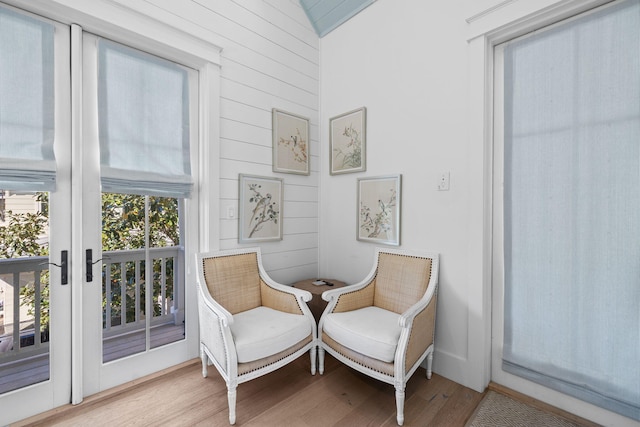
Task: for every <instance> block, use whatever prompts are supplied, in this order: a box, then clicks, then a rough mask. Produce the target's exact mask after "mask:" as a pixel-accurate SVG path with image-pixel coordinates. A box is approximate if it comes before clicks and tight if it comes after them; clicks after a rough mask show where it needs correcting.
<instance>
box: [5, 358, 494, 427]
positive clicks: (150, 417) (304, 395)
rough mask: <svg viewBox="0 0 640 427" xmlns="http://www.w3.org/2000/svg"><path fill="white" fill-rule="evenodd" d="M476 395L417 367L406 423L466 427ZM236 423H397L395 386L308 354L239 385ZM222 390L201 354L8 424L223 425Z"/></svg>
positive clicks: (225, 412) (478, 395)
mask: <svg viewBox="0 0 640 427" xmlns="http://www.w3.org/2000/svg"><path fill="white" fill-rule="evenodd" d="M482 396H483V395H482V394H481V393H477V392H475V391H473V390H471V389H468V388H466V387H463V386H461V385H459V384H456V383H454V382H452V381H449V380H447V379H445V378H443V377H441V376H439V375H436V374H434V375H433V377H432V378H431V379H430V380H427V379H426V378H425V371H424V369H422V368H420V369H418V371H417V372H416V373H415V374H414V375H413V377H412V378H411V379H410V380H409V382H408V384H407V389H406V402H405V424H404V425H405V426H445V427H446V426H452V427H457V426H464V424H465V422H466V421H467V419H468V418H469V417H470V416H471V415H472V414H473V411H474V410H475V408H476V406H477V405H478V403H479V402H480V400H481V399H482ZM236 411H237V421H236V425H237V426H260V427H263V426H307V427H316V426H317V427H326V426H396V425H397V424H396V408H395V390H394V388H393V386H391V385H389V384H385V383H382V382H380V381H377V380H374V379H372V378H369V377H367V376H365V375H362V374H360V373H358V372H356V371H354V370H353V369H350V368H348V367H346V366H345V365H343V364H341V363H339V362H337V361H336V360H335V359H333V358H332V357H330V356H327V359H326V362H325V373H324V375H322V376H321V375H319V374H316V375H315V376H312V375H311V373H310V361H309V357H308V356H303V357H301V358H299V359H297V360H296V361H294V362H293V363H291V364H289V365H287V366H285V367H283V368H281V369H279V370H277V371H275V372H272V373H270V374H268V375H265V376H263V377H260V378H257V379H255V380H253V381H249V382H247V383H244V384H240V385H239V386H238V397H237V409H236ZM228 416H229V413H228V409H227V389H226V386H225V383H224V380H223V379H222V378H221V377H220V375H219V374H218V372H217V371H216V369H215V368H214V367H213V366H211V367H209V377H208V378H206V379H205V378H202V374H201V365H200V361H199V360H193V361H190V362H187V363H185V364H183V365H180V366H179V367H177V368H175V369H172V370H169V371H168V372H164V373H162V374H157V375H155V376H153V377H152V378H150V379H147V380H146V381H143V382H138V383H136V384H133V385H131V384H129V385H128V386H122V387H119V388H116V389H114V390H110V391H107V392H104V393H101V394H98V395H96V396H92V397H89V398H87V399H85V401H84V402H83V403H82V404H80V405H77V406H71V405H68V406H65V407H62V408H58V409H55V410H53V411H50V412H48V413H45V414H41V415H39V416H36V417H32V418H30V419H28V420H24V421H23V422H20V423H16V424H14V426H86V425H88V426H91V427H98V426H107V425H108V426H130V425H136V426H169V425H170V426H228V425H229V419H228Z"/></svg>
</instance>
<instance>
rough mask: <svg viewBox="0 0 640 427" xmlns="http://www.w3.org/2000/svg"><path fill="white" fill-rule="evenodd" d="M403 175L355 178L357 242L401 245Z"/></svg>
mask: <svg viewBox="0 0 640 427" xmlns="http://www.w3.org/2000/svg"><path fill="white" fill-rule="evenodd" d="M401 187H402V175H390V176H380V177H375V178H360V179H358V221H357V224H358V230H357V239H358V240H363V241H369V242H375V243H383V244H387V245H396V246H398V245H400V194H401Z"/></svg>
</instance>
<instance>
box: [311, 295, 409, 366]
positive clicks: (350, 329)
mask: <svg viewBox="0 0 640 427" xmlns="http://www.w3.org/2000/svg"><path fill="white" fill-rule="evenodd" d="M399 318H400V315H399V314H397V313H394V312H392V311H388V310H385V309H382V308H379V307H375V306H371V307H364V308H360V309H358V310H353V311H347V312H343V313H331V314H327V315H325V317H324V326H323V333H326V334H327V335H329V336H330V337H331V338H333V339H334V340H335V341H337V342H338V343H340V344H342V345H344V346H345V347H348V348H350V349H351V350H354V351H356V352H358V353H360V354H364V355H365V356H369V357H372V358H374V359H378V360H381V361H383V362H387V363H391V362H393V361H394V357H395V353H396V347H397V346H398V340H399V339H400V331H401V328H400V326H399V323H398V322H399Z"/></svg>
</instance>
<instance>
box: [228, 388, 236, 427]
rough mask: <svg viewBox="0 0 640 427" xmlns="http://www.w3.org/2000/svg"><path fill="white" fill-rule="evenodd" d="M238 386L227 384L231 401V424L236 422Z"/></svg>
mask: <svg viewBox="0 0 640 427" xmlns="http://www.w3.org/2000/svg"><path fill="white" fill-rule="evenodd" d="M236 387H237V386H227V400H228V401H229V424H232V425H233V424H235V423H236Z"/></svg>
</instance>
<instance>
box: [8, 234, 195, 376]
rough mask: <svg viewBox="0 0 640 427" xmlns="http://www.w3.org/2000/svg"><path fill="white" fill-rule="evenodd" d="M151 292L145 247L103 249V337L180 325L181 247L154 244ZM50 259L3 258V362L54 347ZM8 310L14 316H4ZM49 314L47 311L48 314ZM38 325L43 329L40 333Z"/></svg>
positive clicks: (151, 254)
mask: <svg viewBox="0 0 640 427" xmlns="http://www.w3.org/2000/svg"><path fill="white" fill-rule="evenodd" d="M149 252H150V259H151V264H152V268H151V270H152V294H151V298H150V301H149V302H147V301H146V298H145V292H146V289H145V280H146V277H145V276H146V272H145V251H144V249H140V250H129V251H108V252H103V254H102V255H103V260H102V290H103V312H102V316H103V338H105V339H107V338H113V337H114V336H118V335H121V334H128V333H132V332H136V331H140V330H144V329H145V327H146V314H145V313H147V312H150V313H152V316H151V319H150V323H151V325H150V326H151V327H156V326H159V325H166V324H175V325H181V324H182V322H183V321H184V310H183V308H182V307H184V304H183V302H182V301H183V298H184V279H183V278H184V271H183V268H184V267H183V261H182V260H183V256H182V248H181V247H179V246H171V247H166V248H152V249H150V251H149ZM48 262H49V259H48V257H46V256H38V257H28V258H13V259H0V287H4V290H5V292H4V298H2V299H0V301H2V307H0V308H1V310H0V314H2V317H0V364H3V363H9V362H13V361H15V360H20V359H24V358H28V357H32V356H36V355H41V354H44V353H47V352H48V351H49V342H48V341H49V336H48V324H47V322H46V321H44V325H43V317H42V316H43V315H45V316H46V315H48V302H49V299H48V294H45V295H43V293H44V292H45V290H46V286H47V285H48V283H49V274H48V271H49V265H48ZM25 287H31V288H32V297H33V298H32V299H33V302H30V303H28V304H27V303H25V300H24V297H23V296H21V289H24V288H25ZM4 314H8V315H9V316H5V315H4ZM47 317H48V316H47ZM36 331H38V332H39V333H37V332H36Z"/></svg>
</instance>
